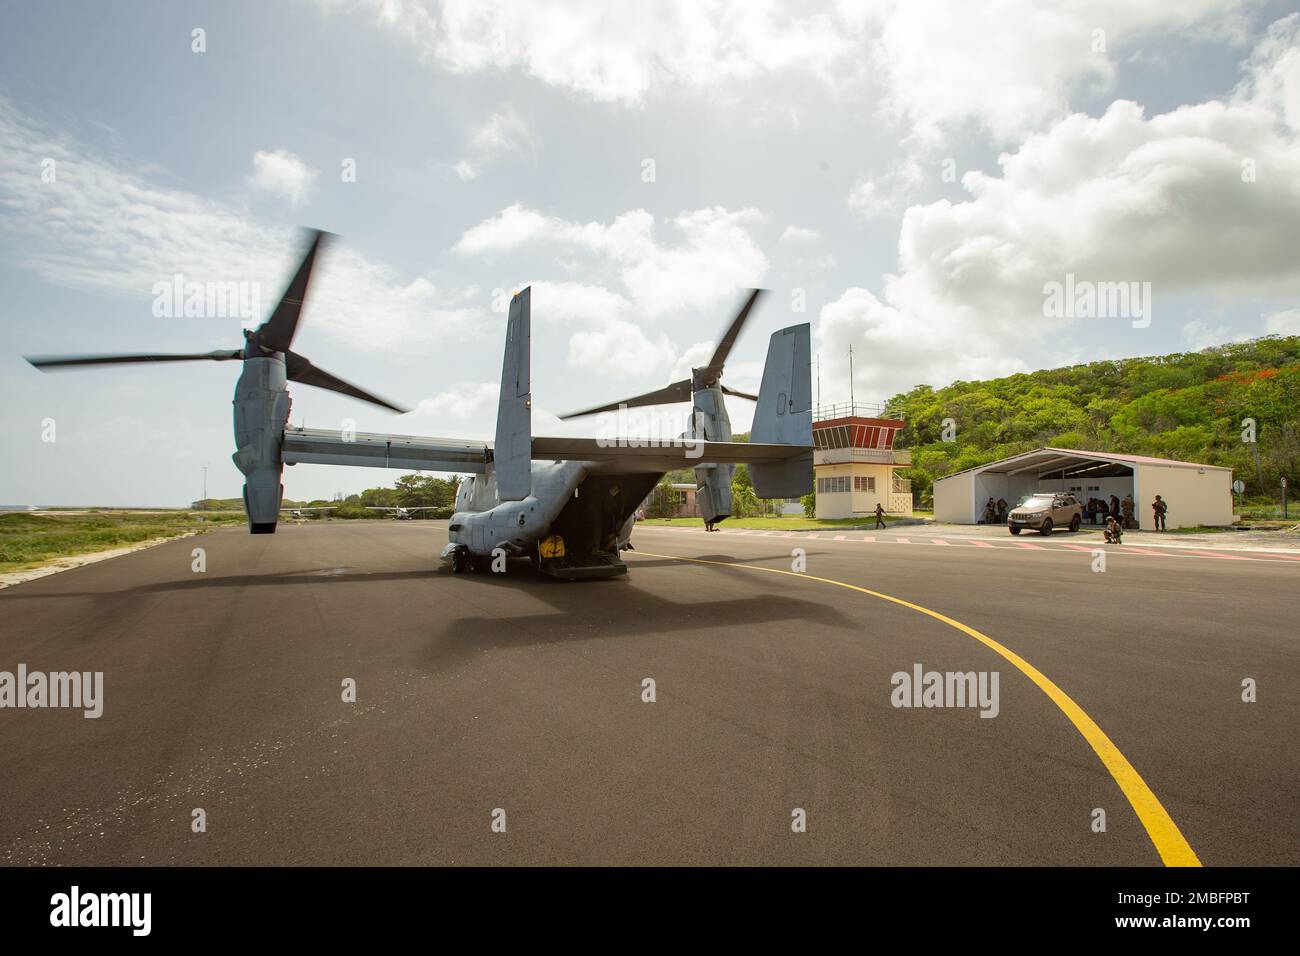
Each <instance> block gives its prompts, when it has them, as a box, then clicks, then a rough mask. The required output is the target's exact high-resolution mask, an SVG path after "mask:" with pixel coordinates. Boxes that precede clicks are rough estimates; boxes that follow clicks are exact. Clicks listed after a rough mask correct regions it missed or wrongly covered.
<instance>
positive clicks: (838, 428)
mask: <svg viewBox="0 0 1300 956" xmlns="http://www.w3.org/2000/svg"><path fill="white" fill-rule="evenodd" d="M875 411H878V409H876V408H875V407H874V406H868V405H832V406H826V407H822V408H818V409H817V412H816V414H815V415H814V420H813V469H814V471H815V472H816V476H817V517H818V518H853V517H863V518H866V517H870V516H871V515H872V514H874V513H875V510H876V505H877V504H879V505H881V506H882V507H883V508H884V509H885V511H886V512H887V513H889V514H892V515H911V514H912V485H911V482H909V481H908V480H907V479H905V478H900V477H898V474H897V472H898V469H900V468H906V467H908V466H909V465H911V464H912V455H911V452H909V451H907V450H906V449H898V448H895V447H894V439H895V437H896V436H897V435H898V433H899V431H901V430H902V428H903V426H904V425H905V424H906V422H903V421H901V420H900V419H897V418H878V417H875V416H874V415H872V414H870V413H871V412H875Z"/></svg>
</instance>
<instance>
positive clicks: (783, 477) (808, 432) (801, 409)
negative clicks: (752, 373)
mask: <svg viewBox="0 0 1300 956" xmlns="http://www.w3.org/2000/svg"><path fill="white" fill-rule="evenodd" d="M811 352H812V349H811V341H810V327H809V325H808V323H806V322H805V323H804V324H803V325H792V326H790V327H789V328H786V329H781V330H780V331H778V332H774V333H772V339H771V341H770V342H769V343H768V346H767V364H766V365H764V366H763V384H762V387H761V388H759V390H758V404H757V406H756V407H755V408H754V426H753V428H752V429H751V430H750V433H749V440H750V441H752V442H758V443H764V444H775V445H811V444H812V443H813V441H812V363H811ZM749 475H750V477H751V478H752V479H753V481H754V494H755V495H757V496H758V497H760V498H799V497H802V496H803V495H806V494H808V492H810V491H812V479H813V462H812V452H811V451H809V452H808V454H807V455H805V456H802V457H799V458H795V459H793V460H791V461H784V462H781V463H780V464H774V465H771V464H769V465H760V464H751V465H750V466H749Z"/></svg>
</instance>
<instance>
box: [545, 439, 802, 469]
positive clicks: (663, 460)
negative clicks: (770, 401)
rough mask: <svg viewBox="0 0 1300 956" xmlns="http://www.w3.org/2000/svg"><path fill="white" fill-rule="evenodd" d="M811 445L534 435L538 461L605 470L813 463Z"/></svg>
mask: <svg viewBox="0 0 1300 956" xmlns="http://www.w3.org/2000/svg"><path fill="white" fill-rule="evenodd" d="M812 451H813V449H812V446H811V445H776V444H760V443H756V442H743V441H696V440H694V439H686V438H683V439H672V440H668V441H661V442H659V443H658V444H651V440H649V439H636V438H630V439H629V438H622V439H614V440H612V441H610V440H605V439H600V438H544V437H540V436H534V438H533V458H534V459H536V460H539V461H540V460H551V459H576V460H578V461H591V462H596V463H597V464H599V465H600V466H601V469H600V470H602V471H607V470H613V469H616V470H618V471H620V472H652V471H673V470H674V469H677V468H693V467H695V466H696V465H708V464H730V465H738V464H742V463H757V464H764V463H775V462H784V461H795V460H798V459H800V458H807V459H808V460H809V461H811V460H812Z"/></svg>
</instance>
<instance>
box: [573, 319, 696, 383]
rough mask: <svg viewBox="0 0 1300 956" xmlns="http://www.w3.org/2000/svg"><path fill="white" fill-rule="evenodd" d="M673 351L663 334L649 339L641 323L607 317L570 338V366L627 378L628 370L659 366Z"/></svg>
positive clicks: (668, 359)
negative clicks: (639, 324)
mask: <svg viewBox="0 0 1300 956" xmlns="http://www.w3.org/2000/svg"><path fill="white" fill-rule="evenodd" d="M675 354H676V353H675V351H674V349H673V345H672V343H671V342H669V341H668V339H667V338H665V337H664V336H662V335H661V336H659V337H658V338H657V339H654V340H652V339H651V338H650V337H649V336H647V335H646V333H645V332H644V331H643V330H642V329H641V327H640V326H637V325H633V324H632V323H631V322H624V321H622V320H621V319H607V320H606V321H604V322H603V323H602V324H601V326H600V328H597V329H590V330H585V331H582V332H577V333H575V334H574V335H573V336H572V337H571V338H570V339H569V364H570V365H572V366H574V367H575V368H581V369H586V370H587V371H590V372H596V373H598V374H601V375H605V376H608V377H611V378H626V376H627V370H628V369H637V370H641V369H653V368H662V367H664V366H666V365H669V364H671V363H672V361H673V359H674V356H675Z"/></svg>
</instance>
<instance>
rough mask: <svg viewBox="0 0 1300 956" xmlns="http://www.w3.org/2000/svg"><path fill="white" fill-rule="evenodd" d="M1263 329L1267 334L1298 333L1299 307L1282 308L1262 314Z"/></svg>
mask: <svg viewBox="0 0 1300 956" xmlns="http://www.w3.org/2000/svg"><path fill="white" fill-rule="evenodd" d="M1264 329H1265V330H1266V332H1267V333H1268V334H1269V335H1300V309H1284V310H1282V311H1280V312H1270V313H1268V314H1267V315H1265V316H1264Z"/></svg>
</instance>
